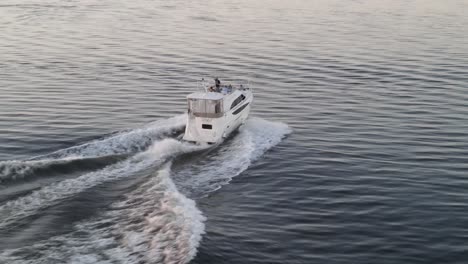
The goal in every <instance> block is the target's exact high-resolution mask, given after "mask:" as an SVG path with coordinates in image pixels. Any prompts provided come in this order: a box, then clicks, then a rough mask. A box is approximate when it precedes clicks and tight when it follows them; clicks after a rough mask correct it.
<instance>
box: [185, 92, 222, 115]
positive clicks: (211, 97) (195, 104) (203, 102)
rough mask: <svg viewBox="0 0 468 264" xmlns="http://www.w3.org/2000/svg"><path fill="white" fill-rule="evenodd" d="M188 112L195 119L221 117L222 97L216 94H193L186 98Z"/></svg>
mask: <svg viewBox="0 0 468 264" xmlns="http://www.w3.org/2000/svg"><path fill="white" fill-rule="evenodd" d="M187 98H188V108H189V109H188V111H189V114H190V113H191V114H193V115H194V116H197V117H209V118H216V117H221V116H223V100H222V99H223V96H222V94H217V93H193V94H190V95H189V96H187Z"/></svg>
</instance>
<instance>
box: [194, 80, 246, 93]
mask: <svg viewBox="0 0 468 264" xmlns="http://www.w3.org/2000/svg"><path fill="white" fill-rule="evenodd" d="M214 85H215V84H214V83H212V84H210V83H208V82H207V81H206V80H205V79H204V78H202V79H201V80H200V81H199V82H198V87H199V88H201V89H203V90H204V91H205V92H208V91H209V90H210V88H211V87H214ZM221 87H229V88H232V91H234V90H250V89H252V88H251V82H250V79H247V80H229V79H223V80H222V82H221Z"/></svg>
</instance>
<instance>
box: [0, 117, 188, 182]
mask: <svg viewBox="0 0 468 264" xmlns="http://www.w3.org/2000/svg"><path fill="white" fill-rule="evenodd" d="M185 121H186V115H185V114H182V115H178V116H175V117H172V118H168V119H164V120H158V121H156V122H152V123H150V124H148V125H146V126H144V127H142V128H137V129H133V130H129V131H124V132H120V133H117V134H114V135H112V136H110V137H107V138H104V139H99V140H94V141H91V142H88V143H85V144H82V145H78V146H74V147H71V148H67V149H62V150H59V151H56V152H53V153H51V154H47V155H42V156H38V157H34V158H31V159H29V160H12V161H2V162H0V182H2V181H8V180H16V179H23V178H25V177H27V176H29V175H31V174H32V173H34V171H36V170H37V169H40V168H45V167H48V166H52V165H59V164H65V163H68V162H71V161H76V160H82V159H92V158H99V157H104V156H111V155H125V154H132V153H137V152H140V151H143V150H145V149H146V148H148V147H149V146H150V145H151V144H152V143H153V142H155V141H156V140H159V139H161V138H164V137H167V136H169V135H171V134H172V133H174V132H177V131H182V129H183V127H184V126H185Z"/></svg>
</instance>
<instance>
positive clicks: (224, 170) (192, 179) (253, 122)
mask: <svg viewBox="0 0 468 264" xmlns="http://www.w3.org/2000/svg"><path fill="white" fill-rule="evenodd" d="M291 131H292V130H291V128H289V126H288V125H286V124H284V123H277V122H271V121H267V120H264V119H261V118H250V119H249V120H248V121H247V122H246V124H245V125H244V126H242V127H241V128H240V131H239V133H238V134H237V135H236V136H235V137H234V138H232V139H231V140H230V141H229V142H226V144H225V145H223V146H221V148H220V149H219V151H218V152H217V153H216V155H213V156H211V157H210V158H208V159H206V160H204V161H202V162H201V163H200V164H195V165H192V164H189V166H186V167H185V168H183V169H182V170H180V171H178V172H177V175H176V176H175V177H176V182H177V184H178V185H179V188H181V190H183V191H185V192H188V193H192V194H194V195H196V196H198V195H200V194H201V195H203V194H206V193H208V192H211V191H214V190H216V189H219V188H220V187H221V186H222V185H223V184H226V183H228V182H229V181H230V180H231V179H232V178H233V177H235V176H237V175H239V174H240V173H242V172H243V171H245V170H246V169H247V168H248V167H249V166H250V165H251V164H252V162H253V161H255V160H256V159H258V158H259V157H260V156H261V155H263V154H264V153H265V152H266V151H267V150H268V149H270V148H272V147H273V146H275V145H277V144H278V143H280V142H281V140H282V139H283V138H284V137H285V136H286V135H288V134H289V133H291Z"/></svg>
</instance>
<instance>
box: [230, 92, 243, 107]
mask: <svg viewBox="0 0 468 264" xmlns="http://www.w3.org/2000/svg"><path fill="white" fill-rule="evenodd" d="M244 99H245V96H244V95H243V94H241V95H240V96H239V97H237V98H236V100H234V102H232V105H231V109H233V108H234V107H236V106H237V105H238V104H240V103H241V102H242V101H244Z"/></svg>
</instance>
